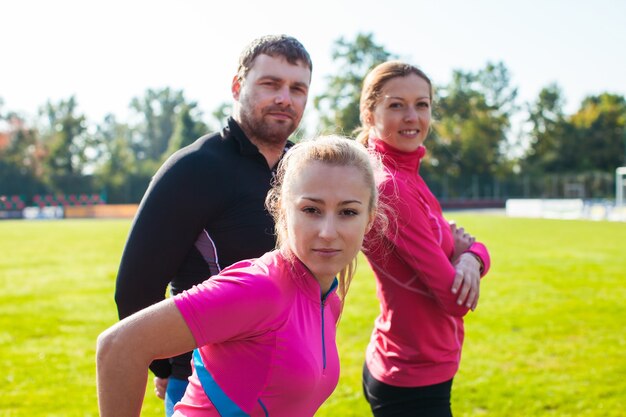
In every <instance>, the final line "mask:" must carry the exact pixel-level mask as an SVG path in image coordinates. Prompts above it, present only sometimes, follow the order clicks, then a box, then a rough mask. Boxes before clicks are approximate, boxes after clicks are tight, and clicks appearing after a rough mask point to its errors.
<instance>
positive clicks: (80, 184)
mask: <svg viewBox="0 0 626 417" xmlns="http://www.w3.org/2000/svg"><path fill="white" fill-rule="evenodd" d="M332 58H333V60H334V62H335V63H336V65H335V67H336V68H338V69H340V70H339V71H338V72H337V73H335V74H329V75H327V77H326V86H325V87H326V88H325V90H324V92H323V93H322V94H320V95H318V96H316V97H311V98H310V99H311V101H312V103H313V107H314V109H315V111H316V114H317V120H318V125H317V126H315V131H316V133H319V132H322V133H340V134H344V135H348V136H351V135H353V133H354V130H355V129H356V128H357V127H358V126H359V125H360V122H359V96H360V89H361V84H362V81H363V78H364V77H365V75H366V73H367V72H368V71H369V70H370V69H371V68H372V67H373V66H375V65H377V64H379V63H381V62H384V61H386V60H389V59H395V58H397V55H396V54H394V53H392V52H390V51H388V50H387V49H386V48H385V47H384V46H382V45H380V44H377V43H376V41H375V40H374V36H373V35H372V34H371V33H360V34H357V35H356V36H355V38H353V39H345V38H339V39H338V40H336V41H335V43H334V45H333V49H332ZM424 69H425V70H426V72H427V73H428V68H424ZM517 94H518V92H517V88H516V87H515V86H514V85H512V83H511V76H510V72H509V70H508V68H507V67H506V65H505V64H504V63H503V62H487V63H486V64H485V66H484V67H483V68H481V69H479V70H476V71H465V70H461V69H457V70H454V71H453V72H452V76H451V79H450V81H449V82H448V83H446V84H442V85H435V97H434V103H433V112H434V114H433V117H434V120H435V122H434V124H433V131H432V132H431V134H430V135H429V138H428V139H427V142H426V146H427V149H428V153H427V157H426V159H425V160H424V163H423V165H422V172H423V175H424V177H425V178H426V180H427V181H428V182H429V185H431V188H432V189H433V191H434V192H435V194H437V195H438V197H439V198H441V199H442V200H444V201H445V200H447V199H495V200H497V199H504V198H508V197H534V198H541V197H544V198H552V197H572V196H574V197H582V198H611V197H612V196H613V193H614V172H615V168H616V167H618V166H624V165H626V100H625V99H624V97H623V96H621V95H618V94H611V93H609V92H606V93H601V94H599V95H592V96H589V97H586V98H585V99H584V100H583V101H582V102H581V103H580V106H579V108H578V110H577V111H576V112H575V113H574V114H565V112H564V109H563V108H564V102H565V97H564V95H563V92H562V90H561V89H560V87H559V86H558V84H550V85H547V86H545V87H544V88H543V89H542V90H541V91H540V92H539V94H538V96H537V97H536V98H535V99H534V100H533V101H532V102H530V103H519V102H518V97H517ZM77 108H78V103H77V101H76V98H75V97H70V98H68V99H66V100H61V101H59V102H56V103H52V102H47V103H46V104H45V105H43V106H42V107H41V108H40V110H39V113H38V118H37V120H36V122H33V123H27V122H26V121H25V120H24V118H23V117H22V116H21V115H20V114H17V113H16V112H11V111H10V110H8V109H4V106H3V105H2V101H1V99H0V118H1V119H4V120H5V123H4V124H5V126H8V132H7V133H8V136H6V137H7V138H8V140H6V141H5V142H6V143H4V144H2V143H0V195H13V194H18V195H23V196H25V198H26V199H29V198H32V196H33V195H35V194H41V193H52V194H67V193H90V194H91V193H99V194H101V195H103V198H105V200H106V201H107V202H109V203H136V202H138V201H139V200H140V199H141V196H142V195H143V193H144V191H145V189H146V187H147V185H148V183H149V181H150V178H151V177H152V175H153V174H154V173H155V172H156V170H157V168H158V167H159V166H160V165H161V164H162V163H163V161H164V160H165V159H166V158H167V157H168V156H169V155H171V154H172V153H173V152H175V151H176V150H177V149H180V148H181V147H183V146H186V145H188V144H190V143H192V142H193V141H194V140H195V139H197V138H198V137H200V136H202V135H203V134H205V133H207V132H210V131H214V130H217V129H218V128H220V126H222V125H223V124H224V122H225V119H226V117H227V115H228V110H229V105H228V104H226V103H224V104H222V105H221V106H219V107H218V108H217V109H215V110H214V111H213V113H212V114H211V122H210V123H208V122H206V121H205V117H204V114H203V113H202V111H201V109H199V108H198V105H197V103H195V102H192V101H188V100H187V99H186V98H185V96H184V92H183V91H180V90H172V89H170V88H163V89H159V90H153V89H148V90H147V91H146V92H145V94H144V95H143V96H142V97H136V98H134V99H132V101H131V103H130V109H131V113H132V117H131V118H130V120H131V121H130V122H120V121H118V120H117V118H116V117H115V115H113V114H109V115H107V116H106V117H105V118H104V120H103V122H102V123H100V124H98V125H95V126H94V125H92V124H89V123H88V120H87V118H86V116H85V115H83V114H80V113H79V112H78V110H77ZM514 119H516V120H521V121H522V123H521V125H520V126H521V129H520V130H519V131H513V123H512V120H514ZM296 136H297V137H302V136H307V132H306V131H305V130H304V129H301V130H300V131H299V132H298V134H297V135H296ZM296 140H297V139H296Z"/></svg>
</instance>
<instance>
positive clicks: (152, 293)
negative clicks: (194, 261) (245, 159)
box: [115, 153, 207, 378]
mask: <svg viewBox="0 0 626 417" xmlns="http://www.w3.org/2000/svg"><path fill="white" fill-rule="evenodd" d="M195 165H197V164H195V159H194V157H193V156H189V155H187V156H186V157H181V154H180V153H179V154H174V155H173V156H172V157H171V158H170V159H169V160H168V161H167V162H166V163H165V164H163V166H162V167H161V168H160V169H159V171H158V172H157V174H156V175H155V176H154V178H153V179H152V181H151V183H150V185H149V187H148V190H147V191H146V194H145V195H144V197H143V199H142V202H141V204H140V206H139V210H138V212H137V214H136V216H135V219H134V221H133V224H132V226H131V230H130V233H129V236H128V239H127V241H126V245H125V247H124V251H123V254H122V259H121V262H120V266H119V270H118V275H117V281H116V287H115V302H116V304H117V310H118V314H119V317H120V319H121V318H124V317H126V316H129V315H131V314H132V313H134V312H136V311H138V310H141V309H143V308H145V307H148V306H150V305H152V304H154V303H156V302H158V301H160V300H163V299H164V298H165V292H166V289H167V286H168V284H169V282H170V281H171V279H172V278H173V276H174V274H175V273H176V271H177V270H178V268H179V267H180V265H181V264H182V262H183V260H184V259H185V257H186V256H187V254H188V253H189V251H190V249H191V248H192V246H193V245H194V243H195V240H196V239H197V237H198V235H199V233H200V232H201V231H202V229H203V227H204V219H205V218H206V216H207V207H206V204H203V202H202V201H201V200H200V197H199V196H200V193H199V192H198V188H199V187H198V185H197V183H198V181H200V179H199V178H198V177H201V176H202V174H201V173H198V172H196V171H197V170H196V168H195ZM150 369H151V370H152V371H153V372H154V373H155V375H157V376H159V377H162V378H164V377H167V376H169V374H170V372H171V369H170V364H169V361H168V360H158V361H155V362H154V363H153V364H152V365H151V366H150Z"/></svg>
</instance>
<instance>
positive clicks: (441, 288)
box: [381, 180, 469, 317]
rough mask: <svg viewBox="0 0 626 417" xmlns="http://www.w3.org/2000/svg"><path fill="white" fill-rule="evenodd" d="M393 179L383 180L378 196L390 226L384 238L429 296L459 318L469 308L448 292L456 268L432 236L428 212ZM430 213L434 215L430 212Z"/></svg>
mask: <svg viewBox="0 0 626 417" xmlns="http://www.w3.org/2000/svg"><path fill="white" fill-rule="evenodd" d="M403 194H406V193H403V190H402V188H397V187H396V186H395V183H394V181H393V180H389V181H386V182H385V184H384V185H383V187H382V189H381V196H383V198H384V199H385V200H386V202H387V204H388V205H389V207H390V215H389V222H390V225H391V227H389V231H388V233H387V237H388V238H389V239H390V240H391V241H392V242H393V244H394V247H395V250H396V251H397V253H398V256H399V257H400V258H401V259H402V260H403V261H404V262H405V263H406V264H407V266H408V267H409V268H410V269H411V270H413V271H416V273H417V275H418V278H419V280H420V281H421V282H422V283H423V284H424V285H425V286H426V287H427V288H428V290H429V292H430V293H431V295H432V296H434V297H435V299H436V300H437V302H438V303H439V304H440V305H441V307H442V308H443V309H444V310H445V311H446V313H448V314H450V315H453V316H458V317H462V316H464V315H465V314H467V312H468V311H469V308H468V307H466V306H465V305H458V304H457V298H458V295H456V294H453V293H452V291H451V288H452V283H453V282H454V277H455V275H456V271H455V268H454V266H453V265H452V263H451V262H450V259H448V256H447V255H446V253H445V252H444V251H443V249H442V248H441V246H440V245H439V241H438V240H437V239H436V237H435V236H434V235H433V227H432V224H431V222H432V221H435V219H434V218H429V214H428V213H427V212H425V211H424V210H422V208H420V207H418V206H417V205H415V204H411V203H410V201H411V198H410V197H409V196H408V195H403ZM431 216H433V215H431Z"/></svg>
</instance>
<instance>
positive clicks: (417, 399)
mask: <svg viewBox="0 0 626 417" xmlns="http://www.w3.org/2000/svg"><path fill="white" fill-rule="evenodd" d="M451 391H452V380H449V381H446V382H442V383H441V384H435V385H428V386H425V387H394V386H392V385H387V384H384V383H382V382H380V381H378V380H376V379H375V378H374V377H372V375H371V374H370V372H369V370H368V369H367V365H364V366H363V392H364V394H365V399H366V400H367V402H368V403H369V404H370V407H371V409H372V413H373V414H374V416H375V417H452V409H451V408H450V392H451Z"/></svg>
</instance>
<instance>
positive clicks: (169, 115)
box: [130, 87, 185, 161]
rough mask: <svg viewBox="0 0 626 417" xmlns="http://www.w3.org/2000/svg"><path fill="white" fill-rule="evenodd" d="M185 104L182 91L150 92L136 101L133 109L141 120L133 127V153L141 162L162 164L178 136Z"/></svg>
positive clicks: (135, 99)
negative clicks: (179, 120)
mask: <svg viewBox="0 0 626 417" xmlns="http://www.w3.org/2000/svg"><path fill="white" fill-rule="evenodd" d="M184 104H185V97H184V95H183V92H182V91H175V90H171V89H170V88H169V87H168V88H163V89H161V90H152V89H148V90H147V91H146V93H145V94H144V96H143V97H135V98H133V99H132V101H131V104H130V107H131V109H132V110H134V111H135V113H136V114H137V116H138V117H139V123H138V124H137V125H135V126H133V135H134V136H133V143H132V146H133V150H134V152H135V157H136V158H137V160H139V161H143V160H151V161H161V158H162V157H163V155H164V153H165V152H166V151H167V149H168V146H169V141H170V138H171V137H172V134H173V133H174V126H175V124H176V117H177V114H178V112H180V110H181V109H182V106H183V105H184Z"/></svg>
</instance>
